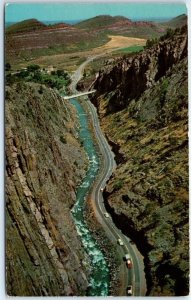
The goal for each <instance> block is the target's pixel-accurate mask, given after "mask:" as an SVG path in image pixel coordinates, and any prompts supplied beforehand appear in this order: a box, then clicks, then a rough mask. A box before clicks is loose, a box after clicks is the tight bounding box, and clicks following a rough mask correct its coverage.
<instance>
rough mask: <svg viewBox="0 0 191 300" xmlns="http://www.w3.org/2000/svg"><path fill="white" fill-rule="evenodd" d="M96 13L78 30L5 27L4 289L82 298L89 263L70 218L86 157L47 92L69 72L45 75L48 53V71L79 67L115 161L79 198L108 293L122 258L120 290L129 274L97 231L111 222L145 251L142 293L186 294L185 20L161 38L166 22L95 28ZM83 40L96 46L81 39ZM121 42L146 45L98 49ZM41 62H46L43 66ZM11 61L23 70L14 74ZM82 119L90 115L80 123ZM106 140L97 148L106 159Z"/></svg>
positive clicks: (73, 124)
mask: <svg viewBox="0 0 191 300" xmlns="http://www.w3.org/2000/svg"><path fill="white" fill-rule="evenodd" d="M96 18H99V17H96ZM96 18H92V19H90V20H86V21H85V22H81V23H79V24H77V25H76V26H70V25H67V24H64V23H62V24H58V25H53V26H45V25H44V24H42V23H40V22H38V21H37V20H35V19H33V20H30V22H25V23H24V27H23V24H20V25H19V27H18V24H17V25H16V27H12V29H11V30H10V32H9V30H8V31H7V33H6V52H7V57H6V60H7V62H8V61H9V62H10V63H11V65H10V69H9V70H8V71H7V74H6V75H7V82H6V87H5V99H6V102H5V127H6V132H5V140H6V170H5V173H6V174H5V175H6V266H7V272H6V274H7V278H6V280H7V294H8V295H10V296H23V295H25V296H76V295H78V296H85V295H87V291H88V290H89V288H90V285H91V284H90V277H91V271H92V265H91V260H90V257H89V256H88V254H87V252H86V251H85V249H84V246H83V243H82V240H81V236H80V234H82V232H81V233H80V231H79V228H78V229H77V228H76V226H75V222H74V218H73V215H72V209H74V205H75V203H76V202H77V195H76V194H77V190H78V188H79V187H80V185H81V184H82V183H83V179H84V178H85V175H86V173H87V170H88V165H89V164H90V162H89V161H88V157H87V153H86V152H85V149H84V143H83V141H82V140H80V137H79V135H80V122H79V119H78V117H77V112H76V110H75V108H74V106H73V105H71V104H70V103H69V101H64V100H63V97H62V96H61V95H60V93H61V92H60V91H58V90H57V89H56V88H58V87H56V84H55V83H56V80H57V81H59V83H60V84H59V85H58V86H60V85H62V82H65V83H64V84H65V85H66V86H65V87H64V88H63V89H62V93H67V92H69V89H68V84H69V78H68V77H67V80H65V81H63V80H64V79H63V78H62V76H61V77H59V76H57V77H53V74H51V72H50V70H52V69H51V68H52V67H51V66H50V62H51V60H52V59H53V58H55V57H57V58H58V57H59V60H57V61H56V60H55V65H56V67H54V68H53V69H54V70H53V72H54V73H55V70H56V68H57V67H60V63H61V64H62V63H63V57H65V59H66V61H69V63H68V65H67V64H65V63H63V65H64V66H68V70H73V69H77V64H80V66H81V70H80V72H81V73H80V74H78V73H79V72H77V75H80V76H81V77H82V80H81V82H80V83H79V84H78V87H79V88H82V89H84V87H85V88H86V89H87V88H89V89H95V90H96V92H95V94H92V95H91V96H89V98H90V100H91V102H92V103H93V104H94V105H95V107H96V108H97V113H98V116H99V120H100V125H101V129H102V131H103V132H104V134H105V136H106V138H107V141H108V143H109V144H110V146H111V148H112V150H113V152H114V153H115V161H116V163H117V167H116V168H114V167H113V166H112V165H111V166H110V167H111V170H110V171H111V173H112V172H113V174H112V176H111V177H110V175H109V177H110V178H109V177H108V179H107V185H106V187H105V188H104V189H103V188H101V189H103V191H101V189H100V187H101V186H102V182H101V183H100V186H99V185H98V187H97V190H96V192H95V195H97V196H95V199H92V197H91V196H89V197H87V199H86V205H85V211H84V213H83V217H85V219H86V222H87V224H88V227H89V229H90V231H91V232H92V235H93V236H94V238H95V239H97V244H98V245H99V247H100V248H101V250H102V252H103V253H104V257H103V259H106V262H107V264H108V267H109V269H108V270H109V273H110V280H111V281H112V283H108V287H107V288H106V290H107V289H108V290H109V293H110V294H111V295H116V296H117V295H118V293H119V290H120V285H122V283H121V282H120V279H121V278H118V274H120V270H119V269H120V268H119V266H120V264H121V265H122V264H123V265H122V267H123V269H124V270H125V271H124V274H126V273H127V272H129V273H128V274H129V275H128V276H129V277H128V276H126V277H125V280H124V281H125V282H123V283H124V286H125V289H124V288H123V290H125V291H126V286H127V284H128V283H127V282H129V281H128V280H129V278H131V274H133V273H130V271H129V270H128V269H127V267H126V265H125V262H124V260H123V257H124V254H125V252H124V251H126V248H125V247H124V249H122V248H121V249H119V248H117V247H119V245H117V240H116V238H115V234H114V242H113V243H112V242H111V240H112V239H111V240H109V237H110V236H109V235H108V236H107V235H105V233H104V231H103V228H104V226H103V224H104V223H105V224H106V223H107V222H108V223H109V222H110V223H111V224H110V226H111V227H112V226H113V225H112V224H115V226H116V227H117V236H118V235H119V234H120V237H121V236H123V235H124V237H125V238H126V241H128V243H130V244H132V245H135V244H136V246H137V248H138V250H139V251H140V253H141V254H142V256H143V257H144V266H145V270H144V272H145V274H146V281H147V294H146V295H147V296H175V295H176V296H180V295H181V296H183V295H187V294H188V290H189V230H188V224H189V222H188V217H189V216H188V213H189V207H188V205H189V201H188V53H187V47H188V37H187V26H183V27H181V28H176V27H177V26H175V25H174V24H175V23H176V22H178V23H179V21H181V24H182V25H184V24H185V22H186V19H185V18H186V16H181V18H179V17H178V18H177V19H175V21H173V22H174V23H173V22H171V23H170V22H169V23H168V25H171V28H176V29H175V30H172V29H170V30H168V31H167V32H166V34H165V35H164V36H162V37H160V36H161V34H162V33H163V32H164V31H165V28H166V27H165V26H167V24H166V25H165V24H163V27H161V26H162V25H161V24H158V25H155V26H154V25H153V24H152V23H150V22H132V21H131V20H129V19H126V18H122V17H116V18H112V17H108V16H101V19H100V20H102V25H103V26H98V27H95V26H97V25H96V24H98V23H97V19H96ZM87 23H88V24H89V25H88V26H89V28H90V27H91V26H92V28H91V30H90V31H89V32H87V30H85V28H86V27H87ZM13 26H14V25H13ZM33 26H35V27H34V28H33ZM15 28H16V29H15ZM23 28H25V30H24V31H23ZM12 30H13V32H11V31H12ZM105 30H106V32H105ZM147 30H148V32H147V34H146V31H147ZM153 32H154V33H156V36H157V38H155V39H151V40H149V39H148V40H147V43H146V40H145V38H149V37H150V36H152V35H151V33H152V34H153ZM106 33H107V34H106ZM116 33H117V34H118V36H117V37H116V36H115V34H116ZM80 34H81V35H80ZM98 34H99V39H98V40H96V36H98ZM119 34H120V35H119ZM71 35H72V39H71ZM121 35H123V36H121ZM129 36H130V37H129ZM31 37H33V38H34V39H33V38H32V39H31ZM137 37H139V39H138V38H137ZM88 38H90V41H93V40H94V43H92V44H91V45H90V43H89V39H88ZM140 38H141V39H140ZM143 38H144V39H143ZM29 39H30V43H29ZM109 40H110V41H109ZM119 40H121V43H122V44H120V47H122V46H123V43H127V41H128V43H130V45H131V46H132V45H133V43H134V41H135V40H136V41H139V43H140V45H141V47H142V48H143V46H144V49H143V51H140V52H139V53H135V52H133V53H130V54H124V55H121V54H120V53H118V54H117V55H112V54H111V52H108V53H107V56H105V57H101V56H102V52H103V51H105V50H108V47H109V46H108V45H110V47H109V50H112V49H113V50H114V49H115V48H116V47H117V45H118V43H119ZM114 42H115V43H114ZM59 43H60V44H59ZM63 43H65V45H64V46H63ZM128 43H127V46H129V44H128ZM131 43H132V44H131ZM37 44H38V46H39V47H42V52H41V50H39V49H40V48H39V49H37V48H38V47H37ZM53 44H57V46H58V47H57V48H54V47H53ZM114 44H115V45H114ZM27 45H29V48H30V49H27V47H26V46H27ZM140 45H139V46H140ZM65 46H66V48H65ZM52 47H53V48H52ZM92 48H93V49H92ZM80 50H82V51H81V52H80ZM77 52H78V53H79V56H78V55H77V56H76V53H77ZM95 54H96V55H97V58H96V55H95ZM99 56H100V57H99ZM95 58H96V59H98V61H99V63H98V65H97V66H96V71H97V68H98V67H99V66H102V68H101V69H99V71H98V72H97V74H95V69H94V72H92V73H91V72H89V73H91V74H89V75H91V76H89V75H88V72H85V73H84V74H82V73H83V70H84V66H85V64H86V62H88V63H89V64H91V63H92V61H93V60H94V59H95ZM108 58H109V59H108ZM84 59H86V61H85V62H84V63H83V64H82V61H83V60H84ZM99 59H100V60H99ZM42 61H43V64H42V66H41V67H40V66H37V67H39V68H38V70H36V71H34V72H28V70H27V67H28V65H29V62H32V63H35V62H38V63H39V64H40V62H42ZM74 61H75V63H76V64H74ZM45 63H46V64H47V65H48V66H49V67H50V70H45V69H43V68H44V64H45ZM72 65H73V67H72ZM18 66H19V67H22V68H23V67H26V68H25V69H23V70H22V71H21V74H20V73H19V71H17V68H18ZM32 66H33V67H34V66H35V65H32ZM70 68H73V69H70ZM79 69H80V68H79ZM85 70H86V69H85ZM90 70H91V69H90ZM92 70H93V68H92ZM58 71H60V70H58ZM77 71H78V70H77ZM22 72H23V73H22ZM27 72H28V74H27ZM58 73H59V72H58ZM86 73H87V74H86ZM26 74H27V75H26ZM47 74H49V75H47ZM20 75H22V76H23V78H22V76H20ZM65 75H67V73H65ZM70 75H72V76H71V78H73V81H74V82H73V84H74V85H75V86H74V88H76V84H77V82H78V80H76V81H75V76H74V75H75V74H73V73H71V74H70ZM48 76H52V77H48ZM54 76H55V74H54ZM55 78H56V79H55ZM92 78H93V79H92ZM34 79H35V80H34ZM65 79H66V78H65ZM40 80H41V81H40ZM60 80H61V81H60ZM35 81H36V82H35ZM53 83H54V85H52V84H53ZM76 105H77V104H76ZM88 106H89V108H88ZM90 108H91V109H92V111H91V109H90ZM84 109H85V112H86V114H87V115H88V114H91V116H93V115H94V119H95V120H96V122H95V120H94V124H93V123H92V124H91V125H90V124H89V129H90V130H91V131H92V133H93V136H94V141H93V144H94V146H95V147H96V149H98V144H99V143H100V141H99V142H98V138H97V140H96V134H97V137H98V135H99V136H100V135H101V134H100V129H99V130H98V127H99V122H98V121H97V119H96V118H97V117H96V116H97V114H96V112H95V111H94V108H93V106H92V104H91V105H90V104H88V105H87V106H86V105H84ZM88 110H89V111H88ZM92 112H93V113H92ZM90 119H91V118H90V115H89V117H88V120H89V122H90ZM94 127H95V128H96V129H95V128H94ZM97 130H98V132H97ZM96 132H97V133H96ZM105 143H106V142H104V143H103V145H102V147H103V148H105V149H106V150H105V152H106V156H107V155H108V154H109V151H107V147H105ZM106 144H107V143H106ZM98 156H100V158H99V159H101V160H100V161H101V163H102V164H103V165H104V162H103V159H104V156H103V153H101V152H100V153H99V151H98ZM108 156H109V155H108ZM110 156H112V154H111V153H110ZM89 160H90V159H89ZM92 161H93V159H92ZM100 169H101V168H100ZM105 169H106V166H105ZM106 171H107V170H105V172H106ZM102 173H103V170H102ZM106 173H107V172H106ZM109 174H110V173H109ZM103 180H105V178H104V179H103ZM85 184H86V182H85ZM95 185H96V184H95ZM82 187H83V184H82ZM100 194H101V196H100ZM102 195H103V196H102ZM96 197H97V198H100V199H98V200H96ZM93 201H95V202H93ZM96 201H97V202H99V201H100V203H101V207H102V209H104V211H105V209H106V211H107V213H108V215H109V219H108V220H109V221H107V217H104V218H105V219H104V220H103V221H102V222H100V221H99V220H98V218H97V219H96V217H95V216H96V213H95V209H96V208H95V207H96V205H97V204H96ZM98 204H99V203H98ZM80 209H81V208H79V210H80ZM100 216H101V214H100ZM102 217H103V215H102ZM99 218H100V217H99ZM78 221H79V220H78ZM108 228H109V226H108ZM85 229H86V228H85ZM82 231H83V230H82ZM79 233H80V234H79ZM124 240H125V239H124ZM85 242H86V241H85ZM125 246H126V245H125ZM132 247H134V246H132ZM108 249H110V251H108ZM118 250H120V251H118ZM119 252H120V255H122V256H121V257H120V255H119ZM123 252H124V253H123ZM104 264H105V262H104ZM107 264H106V270H107ZM134 267H135V265H133V269H132V270H133V272H134ZM108 270H107V272H108ZM125 272H126V273H125ZM138 275H139V276H140V274H138ZM121 281H122V280H121ZM136 284H137V282H136ZM136 284H135V282H133V285H136ZM115 285H116V286H115ZM133 288H134V287H133ZM136 288H137V289H138V287H137V286H136ZM134 289H135V288H134ZM140 290H141V289H140ZM106 293H107V291H106ZM136 293H138V292H137V291H136ZM135 295H137V294H135Z"/></svg>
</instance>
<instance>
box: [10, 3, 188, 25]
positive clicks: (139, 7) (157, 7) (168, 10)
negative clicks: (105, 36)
mask: <svg viewBox="0 0 191 300" xmlns="http://www.w3.org/2000/svg"><path fill="white" fill-rule="evenodd" d="M183 13H187V11H186V6H185V5H184V4H177V3H172V4H170V3H168V4H164V3H163V4H162V3H161V4H159V3H153V4H151V3H144V4H141V3H81V4H80V3H54V4H51V3H41V4H39V3H36V4H35V3H31V4H30V3H27V4H26V3H17V4H16V3H10V4H8V5H6V7H5V21H6V22H17V21H22V20H26V19H31V18H35V19H38V20H40V21H57V20H58V21H64V20H81V19H88V18H91V17H94V16H97V15H106V14H107V15H111V16H116V15H121V16H125V17H128V18H130V19H131V18H132V19H155V18H157V19H160V18H169V19H170V18H173V17H176V16H178V15H181V14H183Z"/></svg>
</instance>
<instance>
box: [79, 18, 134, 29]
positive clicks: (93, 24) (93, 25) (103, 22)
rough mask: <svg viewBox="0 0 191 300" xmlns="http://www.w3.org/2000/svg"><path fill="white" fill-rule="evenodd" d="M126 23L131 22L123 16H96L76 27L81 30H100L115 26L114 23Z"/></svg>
mask: <svg viewBox="0 0 191 300" xmlns="http://www.w3.org/2000/svg"><path fill="white" fill-rule="evenodd" d="M124 21H129V22H131V21H130V20H129V19H127V18H125V17H122V16H116V17H112V16H109V15H101V16H96V17H94V18H91V19H87V20H84V21H82V22H79V23H78V24H76V25H75V27H77V28H81V29H87V28H88V29H100V28H102V27H107V26H110V25H113V24H114V23H117V22H124Z"/></svg>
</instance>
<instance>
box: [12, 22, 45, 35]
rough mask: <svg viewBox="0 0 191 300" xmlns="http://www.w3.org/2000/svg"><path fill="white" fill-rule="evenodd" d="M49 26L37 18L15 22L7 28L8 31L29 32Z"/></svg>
mask: <svg viewBox="0 0 191 300" xmlns="http://www.w3.org/2000/svg"><path fill="white" fill-rule="evenodd" d="M46 27H47V26H46V25H45V24H43V23H42V22H40V21H38V20H36V19H29V20H24V21H21V22H19V23H16V24H13V25H11V26H9V27H8V28H6V33H18V32H28V31H34V30H38V29H44V28H46Z"/></svg>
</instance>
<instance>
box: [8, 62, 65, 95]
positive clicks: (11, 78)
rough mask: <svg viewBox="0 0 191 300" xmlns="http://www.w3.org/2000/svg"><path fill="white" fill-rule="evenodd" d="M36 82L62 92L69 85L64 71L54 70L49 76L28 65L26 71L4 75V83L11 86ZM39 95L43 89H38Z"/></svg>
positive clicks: (38, 68) (36, 67)
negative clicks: (18, 83) (23, 82)
mask: <svg viewBox="0 0 191 300" xmlns="http://www.w3.org/2000/svg"><path fill="white" fill-rule="evenodd" d="M20 81H26V82H37V83H41V84H44V85H46V86H48V87H50V88H55V89H58V90H62V89H63V88H64V87H66V86H67V85H68V84H69V83H70V78H69V75H68V73H66V72H65V71H64V70H55V71H52V72H51V74H49V73H47V72H46V71H44V70H41V69H40V66H38V65H29V66H28V67H27V68H26V69H22V70H21V71H20V72H18V73H14V74H11V73H8V72H7V75H6V83H7V84H9V85H10V84H13V83H14V82H20ZM39 93H40V94H42V93H43V88H40V89H39Z"/></svg>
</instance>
